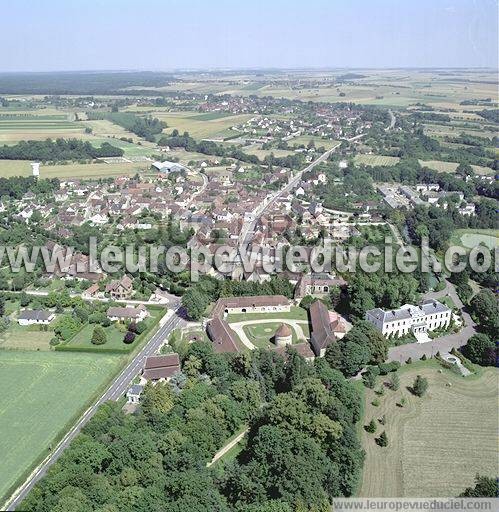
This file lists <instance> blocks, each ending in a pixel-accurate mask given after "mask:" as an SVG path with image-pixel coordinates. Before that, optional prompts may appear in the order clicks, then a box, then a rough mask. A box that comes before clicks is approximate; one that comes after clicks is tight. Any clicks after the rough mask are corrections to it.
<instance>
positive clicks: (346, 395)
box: [21, 342, 363, 512]
mask: <svg viewBox="0 0 499 512" xmlns="http://www.w3.org/2000/svg"><path fill="white" fill-rule="evenodd" d="M142 403H143V405H142V407H141V411H140V412H139V413H138V414H134V415H125V414H124V413H123V412H122V410H121V406H120V405H119V404H114V403H108V404H105V405H104V406H102V407H101V408H100V410H99V411H98V412H97V414H96V415H95V416H94V418H93V419H92V420H91V421H90V422H89V424H88V425H87V426H86V427H84V429H83V431H82V433H81V434H79V436H78V437H77V438H76V439H75V441H74V442H73V443H72V444H71V446H70V447H69V448H68V449H67V450H66V451H65V452H64V454H63V455H62V456H61V458H60V459H59V460H58V462H57V463H56V464H55V465H54V466H53V468H52V469H51V470H50V471H49V473H48V474H47V476H46V477H45V478H44V479H43V480H41V481H40V482H39V483H38V484H37V485H36V487H35V488H34V489H33V490H32V492H31V493H30V495H29V496H28V497H27V499H26V500H25V501H24V502H23V503H22V506H21V508H22V509H23V510H25V511H37V512H49V511H51V512H67V511H68V510H75V511H76V510H78V512H87V511H88V512H90V511H92V510H101V511H104V510H105V511H108V512H118V511H120V512H128V511H130V512H131V511H133V512H140V511H144V512H151V511H158V512H159V511H165V510H167V511H169V512H173V511H175V512H197V511H199V512H205V511H207V510H216V511H219V512H225V511H227V512H228V511H255V512H256V511H263V510H268V511H270V510H275V511H279V512H291V511H294V510H297V509H300V510H301V509H303V510H308V511H320V510H328V507H329V504H330V502H331V498H332V497H334V496H349V495H351V494H352V493H353V492H354V491H355V489H356V487H357V485H358V482H359V477H360V472H361V469H362V464H363V452H362V449H361V446H360V443H359V440H358V437H357V434H356V429H355V424H356V422H357V421H358V420H359V419H360V410H361V405H360V396H359V394H358V392H357V390H356V388H354V386H353V385H352V384H350V383H349V382H348V381H347V380H346V379H345V378H344V377H343V375H342V374H341V373H340V372H339V371H337V370H334V369H332V368H331V367H330V366H329V364H328V363H327V361H326V360H325V359H323V358H322V359H317V360H316V361H315V362H314V363H313V364H310V363H307V362H306V361H305V360H304V359H303V358H301V356H299V355H298V354H297V353H296V352H295V351H293V350H292V349H291V350H290V351H289V352H288V354H287V357H286V358H283V357H281V356H279V355H278V354H276V353H275V352H272V351H260V350H256V351H254V352H252V353H251V354H215V353H214V352H213V349H212V346H211V345H210V344H208V343H204V342H196V343H194V344H192V345H190V347H189V350H188V352H187V353H186V355H185V357H184V358H183V364H182V373H180V374H176V375H175V376H174V377H173V379H172V381H171V382H170V383H169V384H159V385H157V386H149V385H148V386H146V389H145V390H144V394H143V401H142ZM243 428H248V429H249V431H248V434H247V436H246V441H245V444H244V447H243V450H242V451H241V453H240V454H239V455H238V456H237V457H236V458H235V459H234V460H227V461H220V462H218V463H217V464H215V465H214V466H212V467H211V468H210V467H207V466H206V464H207V463H208V462H209V461H210V460H211V459H212V457H213V455H214V453H215V452H216V451H217V450H218V449H220V447H221V446H223V445H224V444H225V443H226V442H227V439H228V438H230V436H231V435H233V434H234V433H235V432H237V431H240V430H241V429H243Z"/></svg>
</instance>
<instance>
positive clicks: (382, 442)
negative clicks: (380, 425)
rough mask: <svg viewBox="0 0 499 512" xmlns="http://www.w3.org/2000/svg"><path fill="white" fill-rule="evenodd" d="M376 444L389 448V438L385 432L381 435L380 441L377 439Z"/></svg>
mask: <svg viewBox="0 0 499 512" xmlns="http://www.w3.org/2000/svg"><path fill="white" fill-rule="evenodd" d="M376 442H377V443H378V445H379V446H388V436H387V435H386V432H385V431H384V430H383V432H381V435H380V436H379V437H378V439H376Z"/></svg>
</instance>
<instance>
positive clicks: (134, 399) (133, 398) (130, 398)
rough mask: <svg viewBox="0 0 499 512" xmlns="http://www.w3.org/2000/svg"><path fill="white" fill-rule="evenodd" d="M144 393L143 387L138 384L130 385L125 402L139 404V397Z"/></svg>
mask: <svg viewBox="0 0 499 512" xmlns="http://www.w3.org/2000/svg"><path fill="white" fill-rule="evenodd" d="M142 391H144V386H141V385H140V384H132V385H131V386H130V388H129V389H128V391H127V392H126V398H127V402H128V403H129V404H138V403H139V402H140V395H141V394H142Z"/></svg>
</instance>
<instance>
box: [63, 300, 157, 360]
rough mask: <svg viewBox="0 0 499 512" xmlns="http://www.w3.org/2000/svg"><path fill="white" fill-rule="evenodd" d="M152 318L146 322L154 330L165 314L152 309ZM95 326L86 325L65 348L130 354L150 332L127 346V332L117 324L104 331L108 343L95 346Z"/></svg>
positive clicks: (144, 333) (146, 332)
mask: <svg viewBox="0 0 499 512" xmlns="http://www.w3.org/2000/svg"><path fill="white" fill-rule="evenodd" d="M149 313H150V315H151V316H150V317H148V318H147V319H146V320H145V322H146V323H147V326H148V328H149V329H150V328H152V327H153V326H154V324H155V323H156V322H157V321H158V320H159V318H160V317H161V316H162V315H163V314H164V311H163V310H159V309H151V310H150V311H149ZM94 329H95V325H93V324H86V325H85V326H84V327H83V328H82V329H81V330H80V331H78V332H77V333H76V334H75V335H74V336H73V337H72V338H71V339H70V340H69V341H68V342H67V343H66V344H65V345H64V346H66V347H69V348H73V347H79V348H82V349H85V348H87V349H91V350H92V351H95V350H98V349H103V350H104V351H108V350H117V351H125V352H130V351H131V350H133V349H134V348H135V347H136V346H137V345H139V344H140V343H141V342H142V340H143V339H144V337H145V336H147V334H148V332H149V330H146V331H144V332H143V333H142V334H141V335H140V336H137V337H136V338H135V340H134V342H133V343H130V344H129V345H127V344H126V343H123V338H124V336H125V332H126V331H125V330H123V331H121V330H120V329H118V327H117V325H116V323H113V324H111V325H110V326H109V327H104V331H105V332H106V337H107V341H106V343H104V344H103V345H94V344H93V343H92V342H91V339H92V334H93V332H94Z"/></svg>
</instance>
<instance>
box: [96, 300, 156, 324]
mask: <svg viewBox="0 0 499 512" xmlns="http://www.w3.org/2000/svg"><path fill="white" fill-rule="evenodd" d="M106 314H107V317H108V318H109V320H111V321H112V322H116V321H117V320H118V321H123V322H124V321H127V320H133V321H134V322H141V321H142V320H144V318H146V317H148V316H149V312H148V311H147V309H146V307H145V306H144V305H143V304H139V306H138V307H136V308H134V307H131V306H127V307H126V308H120V307H110V308H108V310H107V313H106Z"/></svg>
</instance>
